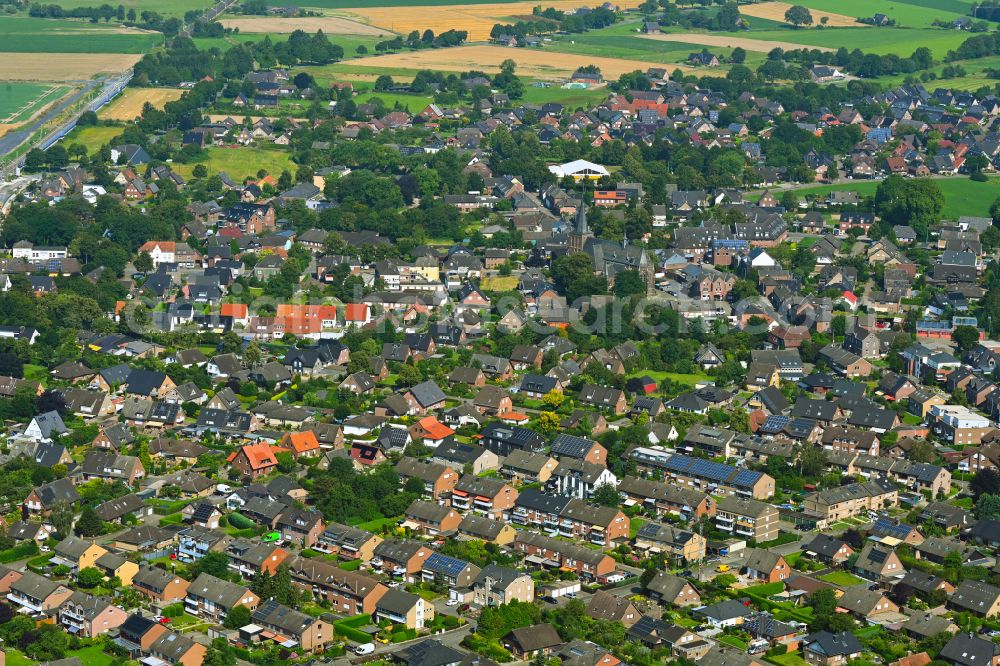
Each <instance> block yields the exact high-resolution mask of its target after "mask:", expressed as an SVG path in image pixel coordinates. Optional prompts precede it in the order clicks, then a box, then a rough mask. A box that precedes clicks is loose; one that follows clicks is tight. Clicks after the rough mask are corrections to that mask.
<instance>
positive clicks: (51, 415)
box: [24, 410, 69, 442]
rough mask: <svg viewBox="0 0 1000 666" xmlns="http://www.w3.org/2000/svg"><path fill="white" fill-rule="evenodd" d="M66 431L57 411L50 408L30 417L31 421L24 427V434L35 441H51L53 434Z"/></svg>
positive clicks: (67, 429)
mask: <svg viewBox="0 0 1000 666" xmlns="http://www.w3.org/2000/svg"><path fill="white" fill-rule="evenodd" d="M67 432H69V428H67V427H66V424H65V423H63V420H62V417H61V416H59V412H57V411H55V410H52V411H51V412H45V413H44V414H39V415H38V416H36V417H35V418H33V419H31V423H29V424H28V427H27V428H25V429H24V436H25V437H27V438H28V439H32V440H34V441H36V442H51V441H52V438H53V437H54V436H55V435H61V434H63V433H67Z"/></svg>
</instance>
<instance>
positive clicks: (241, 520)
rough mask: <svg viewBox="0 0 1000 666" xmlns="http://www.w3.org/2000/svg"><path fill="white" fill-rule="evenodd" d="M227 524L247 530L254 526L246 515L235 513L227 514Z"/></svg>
mask: <svg viewBox="0 0 1000 666" xmlns="http://www.w3.org/2000/svg"><path fill="white" fill-rule="evenodd" d="M229 524H230V525H232V526H233V527H235V528H236V529H238V530H248V529H250V528H252V527H253V526H254V522H253V521H252V520H250V519H249V518H247V517H246V516H244V515H242V514H239V513H236V512H235V511H234V512H233V513H231V514H229Z"/></svg>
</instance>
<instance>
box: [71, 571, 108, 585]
mask: <svg viewBox="0 0 1000 666" xmlns="http://www.w3.org/2000/svg"><path fill="white" fill-rule="evenodd" d="M103 580H104V574H102V573H101V572H100V571H98V570H97V569H95V568H94V567H86V568H84V569H80V573H78V574H77V575H76V582H77V584H78V585H79V586H80V587H85V588H87V589H90V588H92V587H97V586H98V585H100V584H101V582H102V581H103Z"/></svg>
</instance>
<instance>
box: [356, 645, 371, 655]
mask: <svg viewBox="0 0 1000 666" xmlns="http://www.w3.org/2000/svg"><path fill="white" fill-rule="evenodd" d="M374 651H375V644H374V643H364V644H362V645H359V646H358V647H356V648H354V654H357V655H366V654H371V653H372V652H374Z"/></svg>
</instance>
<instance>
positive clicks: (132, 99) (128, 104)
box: [98, 88, 184, 121]
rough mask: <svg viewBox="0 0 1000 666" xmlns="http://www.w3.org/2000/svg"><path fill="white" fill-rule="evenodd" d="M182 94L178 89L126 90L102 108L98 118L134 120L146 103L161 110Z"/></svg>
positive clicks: (140, 113)
mask: <svg viewBox="0 0 1000 666" xmlns="http://www.w3.org/2000/svg"><path fill="white" fill-rule="evenodd" d="M183 94H184V91H183V90H180V89H179V88H127V89H126V90H125V91H124V92H123V93H122V94H121V95H119V96H118V97H116V98H115V99H114V100H113V101H112V102H111V103H110V104H108V105H107V106H105V107H104V108H102V109H101V110H100V111H99V112H98V117H100V118H101V120H125V121H131V120H135V119H136V118H138V117H139V116H141V115H142V109H143V107H144V106H145V104H146V103H147V102H149V103H150V104H152V105H153V107H154V108H157V109H161V110H162V109H163V105H164V104H166V103H167V102H172V101H174V100H177V99H180V98H181V95H183Z"/></svg>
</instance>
